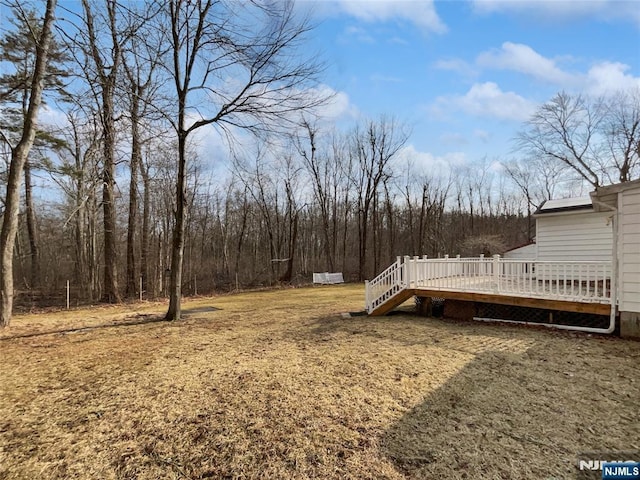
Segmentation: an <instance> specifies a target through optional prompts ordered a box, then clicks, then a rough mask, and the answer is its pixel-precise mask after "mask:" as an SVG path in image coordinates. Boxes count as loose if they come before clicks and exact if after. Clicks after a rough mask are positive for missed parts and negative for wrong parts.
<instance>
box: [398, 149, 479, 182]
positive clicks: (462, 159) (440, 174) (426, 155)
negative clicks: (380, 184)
mask: <svg viewBox="0 0 640 480" xmlns="http://www.w3.org/2000/svg"><path fill="white" fill-rule="evenodd" d="M407 162H410V163H411V166H412V172H415V173H416V174H417V175H421V174H423V175H429V176H430V177H434V178H442V179H446V178H447V177H448V176H449V174H450V173H451V171H452V170H455V169H458V168H460V167H462V166H464V165H466V164H468V159H467V156H466V155H465V154H464V153H463V152H448V153H445V154H444V155H434V154H433V153H430V152H423V151H420V150H418V149H416V147H415V146H414V145H413V144H409V145H407V146H406V147H404V148H403V149H402V150H400V151H399V152H398V155H397V156H396V158H395V165H396V166H397V167H398V168H400V169H405V168H406V166H407Z"/></svg>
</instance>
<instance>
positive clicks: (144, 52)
mask: <svg viewBox="0 0 640 480" xmlns="http://www.w3.org/2000/svg"><path fill="white" fill-rule="evenodd" d="M143 8H145V9H146V10H147V11H146V12H144V13H140V12H134V13H133V14H131V15H129V16H128V25H129V29H130V30H131V31H134V32H136V34H135V35H131V36H130V37H129V38H128V42H127V43H126V44H125V45H124V52H123V61H122V66H123V71H124V77H125V80H124V85H123V91H124V94H125V96H126V97H127V100H128V101H127V103H128V105H127V106H128V110H129V122H130V127H131V131H130V136H131V157H130V162H129V171H130V176H129V216H128V221H127V267H126V291H125V292H126V293H125V295H126V296H127V297H135V296H137V295H136V294H137V289H138V282H137V276H138V275H137V274H138V269H137V267H136V241H135V240H136V232H137V230H138V228H137V224H138V173H139V171H142V170H144V168H145V167H144V166H143V165H142V164H141V162H142V147H143V144H144V143H145V141H146V140H147V138H148V137H149V134H147V135H144V134H143V133H142V131H141V130H142V129H143V128H144V126H145V123H146V125H147V129H148V126H149V124H150V122H151V121H152V120H153V119H152V117H155V116H157V114H156V112H155V109H154V108H152V106H153V104H154V101H155V102H156V103H155V106H156V108H159V107H160V105H159V104H158V102H157V98H158V90H159V88H160V87H161V84H160V82H159V77H158V75H157V69H158V67H159V62H160V59H161V58H162V55H163V50H164V48H163V46H162V43H163V36H162V35H161V34H158V32H157V31H154V29H153V27H152V23H151V22H150V21H151V19H153V17H154V16H155V15H156V14H157V13H158V11H157V5H151V7H150V6H149V5H148V4H144V5H143ZM144 174H145V172H144V171H142V175H143V178H144ZM147 206H148V205H147ZM143 236H144V234H143ZM144 248H148V245H147V246H146V247H143V249H144ZM145 277H146V275H144V274H143V283H144V280H145Z"/></svg>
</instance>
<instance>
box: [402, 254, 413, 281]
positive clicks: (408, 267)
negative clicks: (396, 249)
mask: <svg viewBox="0 0 640 480" xmlns="http://www.w3.org/2000/svg"><path fill="white" fill-rule="evenodd" d="M404 273H405V282H406V285H405V286H406V288H411V280H412V278H411V257H410V256H409V255H405V256H404Z"/></svg>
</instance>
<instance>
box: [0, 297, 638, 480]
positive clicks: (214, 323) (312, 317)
mask: <svg viewBox="0 0 640 480" xmlns="http://www.w3.org/2000/svg"><path fill="white" fill-rule="evenodd" d="M363 296H364V292H363V289H362V286H360V285H340V286H335V287H326V288H301V289H291V290H277V291H258V292H249V293H242V294H237V295H225V296H219V297H214V298H198V299H196V300H187V301H185V303H184V310H185V312H191V313H190V314H188V315H185V317H184V319H183V320H181V321H179V322H153V321H142V320H145V319H152V318H161V316H162V313H163V312H164V309H165V308H166V306H165V305H162V304H159V303H156V304H140V305H138V306H134V305H127V306H122V307H109V308H100V309H82V310H78V311H72V312H53V313H47V314H43V315H23V316H19V317H17V318H16V320H15V322H14V326H12V327H11V328H10V329H9V330H5V331H4V332H1V335H2V336H4V337H8V336H16V337H17V336H18V335H17V334H18V333H21V334H22V336H20V337H19V338H5V340H3V341H1V342H0V351H1V353H2V362H0V379H1V382H0V478H3V479H4V478H6V479H31V478H43V479H67V478H81V479H84V478H87V479H92V478H101V479H120V478H137V479H156V478H192V479H196V478H216V479H217V478H278V479H301V478H302V479H304V478H318V479H325V478H326V479H343V478H346V479H349V478H351V479H361V478H365V479H366V478H370V479H378V478H386V479H405V478H412V479H413V478H415V479H422V478H469V479H475V478H496V479H497V478H505V479H507V478H525V479H526V478H532V479H533V478H536V479H537V478H550V477H553V478H572V477H573V476H574V475H575V473H576V460H577V455H578V454H579V453H580V452H585V451H616V450H624V451H629V450H640V417H639V414H638V408H637V406H638V398H640V371H639V370H638V364H639V361H640V343H639V342H632V341H625V340H620V339H617V338H610V337H599V336H589V335H582V334H574V333H565V332H554V331H546V330H545V331H540V330H532V329H525V328H519V327H514V326H505V325H484V324H476V323H468V322H450V321H446V320H436V319H425V318H422V317H416V316H413V315H411V314H409V313H406V312H404V313H401V314H398V315H394V316H391V317H385V318H368V317H353V318H343V317H342V312H345V311H353V312H355V311H358V310H359V309H360V308H361V306H362V301H363ZM135 315H143V316H142V317H135ZM147 315H148V317H147ZM135 320H139V321H137V322H136V321H135ZM127 322H129V323H127ZM115 324H117V325H118V327H117V328H111V326H113V325H115ZM58 330H69V331H73V332H74V333H73V334H70V333H69V332H67V331H65V332H59V331H58ZM33 334H37V335H33Z"/></svg>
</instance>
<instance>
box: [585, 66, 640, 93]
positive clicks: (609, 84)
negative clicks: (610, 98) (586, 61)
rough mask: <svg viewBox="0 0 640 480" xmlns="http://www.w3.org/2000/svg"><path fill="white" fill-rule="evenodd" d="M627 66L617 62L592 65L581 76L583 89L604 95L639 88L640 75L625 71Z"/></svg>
mask: <svg viewBox="0 0 640 480" xmlns="http://www.w3.org/2000/svg"><path fill="white" fill-rule="evenodd" d="M628 70H629V66H628V65H625V64H623V63H617V62H601V63H597V64H595V65H593V66H592V67H591V68H590V69H589V71H588V72H587V74H586V75H584V76H583V79H582V81H583V83H584V85H583V91H584V92H585V93H588V94H591V95H606V94H608V93H615V92H617V91H620V90H631V89H633V88H640V77H634V76H633V75H629V74H628V73H626V72H627V71H628Z"/></svg>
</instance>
